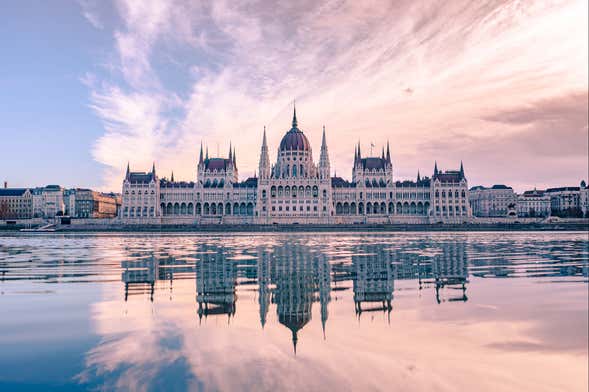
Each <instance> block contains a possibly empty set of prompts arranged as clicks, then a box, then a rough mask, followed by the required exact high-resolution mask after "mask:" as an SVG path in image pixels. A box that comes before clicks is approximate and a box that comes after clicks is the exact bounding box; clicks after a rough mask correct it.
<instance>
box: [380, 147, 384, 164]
mask: <svg viewBox="0 0 589 392" xmlns="http://www.w3.org/2000/svg"><path fill="white" fill-rule="evenodd" d="M380 158H381V159H382V160H383V161H384V147H383V148H382V153H381V154H380Z"/></svg>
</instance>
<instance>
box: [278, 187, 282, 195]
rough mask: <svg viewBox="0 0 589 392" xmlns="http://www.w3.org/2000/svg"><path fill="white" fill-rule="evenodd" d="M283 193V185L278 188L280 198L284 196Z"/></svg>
mask: <svg viewBox="0 0 589 392" xmlns="http://www.w3.org/2000/svg"><path fill="white" fill-rule="evenodd" d="M282 193H283V188H282V185H280V186H279V187H278V197H280V196H282Z"/></svg>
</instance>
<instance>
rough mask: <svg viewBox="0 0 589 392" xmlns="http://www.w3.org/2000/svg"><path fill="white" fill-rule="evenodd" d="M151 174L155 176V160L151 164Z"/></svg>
mask: <svg viewBox="0 0 589 392" xmlns="http://www.w3.org/2000/svg"><path fill="white" fill-rule="evenodd" d="M151 174H153V176H154V177H155V161H154V162H153V165H152V166H151Z"/></svg>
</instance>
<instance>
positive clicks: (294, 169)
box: [292, 165, 297, 177]
mask: <svg viewBox="0 0 589 392" xmlns="http://www.w3.org/2000/svg"><path fill="white" fill-rule="evenodd" d="M292 176H293V177H296V176H297V165H292Z"/></svg>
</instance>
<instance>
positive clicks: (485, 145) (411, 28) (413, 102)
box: [0, 0, 589, 191]
mask: <svg viewBox="0 0 589 392" xmlns="http://www.w3.org/2000/svg"><path fill="white" fill-rule="evenodd" d="M588 11H589V10H588V4H587V1H586V0H565V1H547V0H541V1H540V0H538V1H534V0H529V1H516V0H501V1H485V2H478V1H477V2H473V1H469V0H452V1H445V2H439V1H419V0H407V1H405V0H401V1H361V2H359V1H354V0H350V1H346V0H327V1H319V0H313V1H306V0H303V1H297V2H282V3H281V4H276V3H274V2H268V1H240V2H236V1H229V0H215V1H189V0H187V1H182V0H178V1H164V0H152V1H148V0H113V1H109V0H104V1H93V0H78V1H73V0H72V1H66V0H56V1H51V2H38V1H27V0H21V1H14V2H3V3H2V4H1V5H0V48H2V49H1V61H0V140H1V141H2V142H1V143H0V146H1V154H0V180H2V181H8V183H9V186H40V185H45V184H52V183H55V184H61V185H63V186H66V187H91V188H96V189H100V190H105V191H119V190H120V188H121V184H122V178H123V175H124V170H125V168H126V165H127V162H129V163H130V165H131V169H132V170H134V171H148V170H149V169H150V168H151V165H152V162H155V164H156V169H157V172H158V174H159V175H160V176H168V177H169V176H170V174H171V172H172V171H173V172H174V177H175V179H176V180H186V181H194V180H195V176H196V163H197V161H198V152H199V149H200V145H201V143H204V144H205V146H208V148H209V153H210V155H218V154H219V155H222V156H226V155H227V153H228V149H229V143H231V144H232V146H234V147H235V148H236V153H237V164H238V168H239V174H240V178H241V179H242V180H243V179H245V178H247V177H248V176H252V175H254V172H255V171H256V169H257V166H258V158H259V154H260V146H261V141H262V132H263V128H264V126H266V128H267V135H268V144H269V149H270V159H271V161H273V162H274V161H275V159H276V153H277V146H278V144H279V143H280V139H281V138H282V136H283V135H284V133H285V132H286V131H288V129H289V128H290V121H291V117H292V109H293V102H294V101H296V107H297V118H298V122H299V127H300V128H301V129H302V130H303V132H304V133H305V134H306V135H307V137H308V138H309V141H310V142H311V145H312V148H313V155H314V158H315V160H316V162H317V161H318V158H319V148H320V143H321V129H322V127H323V126H325V128H326V134H327V143H328V147H329V154H330V160H331V170H332V174H337V175H338V176H341V177H344V178H347V179H350V178H351V171H352V161H353V157H354V145H355V143H357V142H358V141H359V142H360V143H361V145H362V151H363V154H364V155H368V154H369V153H370V150H371V145H372V144H374V146H375V147H374V148H373V154H374V155H380V149H381V148H382V146H383V145H385V144H386V142H387V141H389V142H390V146H391V155H392V160H393V171H394V177H395V178H396V179H400V180H403V179H414V178H415V177H416V175H417V171H418V170H419V171H420V173H421V175H422V176H423V175H431V173H432V171H433V166H434V161H437V163H438V167H439V168H441V169H443V170H446V169H457V168H458V167H459V166H460V162H461V161H463V162H464V168H465V173H466V176H467V179H468V181H469V186H474V185H480V184H482V185H487V186H488V185H492V184H497V183H503V184H507V185H510V186H512V187H514V189H515V190H516V191H523V190H526V189H531V188H533V187H537V188H539V189H540V188H545V187H551V186H562V185H569V186H570V185H578V183H579V182H580V181H581V180H582V179H585V180H587V176H588V165H589V162H588V154H589V153H588V144H589V141H588V139H589V130H588V91H589V87H588V86H589V82H588V79H589V77H588V63H589V60H588V38H587V36H588Z"/></svg>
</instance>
